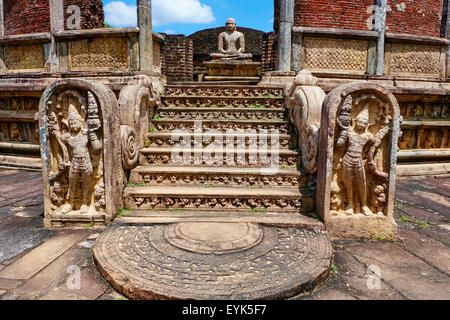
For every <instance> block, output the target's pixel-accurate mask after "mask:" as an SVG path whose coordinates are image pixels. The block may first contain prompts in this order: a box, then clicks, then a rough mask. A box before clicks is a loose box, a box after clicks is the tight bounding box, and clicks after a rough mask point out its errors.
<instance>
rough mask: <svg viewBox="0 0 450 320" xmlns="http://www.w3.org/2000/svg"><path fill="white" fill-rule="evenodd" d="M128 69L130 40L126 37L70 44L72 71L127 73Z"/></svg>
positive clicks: (76, 41)
mask: <svg viewBox="0 0 450 320" xmlns="http://www.w3.org/2000/svg"><path fill="white" fill-rule="evenodd" d="M128 67H129V66H128V40H127V38H125V37H112V38H95V39H77V40H72V41H70V42H69V68H70V71H94V70H95V71H117V70H122V71H126V70H128Z"/></svg>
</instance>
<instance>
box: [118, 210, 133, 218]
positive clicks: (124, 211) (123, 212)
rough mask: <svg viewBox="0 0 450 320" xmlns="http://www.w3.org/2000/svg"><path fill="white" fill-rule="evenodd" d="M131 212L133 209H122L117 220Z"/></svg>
mask: <svg viewBox="0 0 450 320" xmlns="http://www.w3.org/2000/svg"><path fill="white" fill-rule="evenodd" d="M129 211H131V209H129V208H123V209H121V210H120V211H119V213H118V214H117V218H120V217H122V216H123V215H124V214H125V213H127V212H129Z"/></svg>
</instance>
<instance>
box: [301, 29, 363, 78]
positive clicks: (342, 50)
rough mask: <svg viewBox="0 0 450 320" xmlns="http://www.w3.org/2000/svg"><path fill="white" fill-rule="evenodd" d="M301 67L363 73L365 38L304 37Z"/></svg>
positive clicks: (313, 69) (312, 69)
mask: <svg viewBox="0 0 450 320" xmlns="http://www.w3.org/2000/svg"><path fill="white" fill-rule="evenodd" d="M303 48H304V55H303V69H307V70H311V71H340V72H350V73H361V74H364V73H365V72H366V69H367V48H368V42H367V41H365V40H348V39H331V38H316V37H305V38H304V40H303Z"/></svg>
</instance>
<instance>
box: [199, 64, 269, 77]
mask: <svg viewBox="0 0 450 320" xmlns="http://www.w3.org/2000/svg"><path fill="white" fill-rule="evenodd" d="M204 64H205V66H206V67H208V69H209V74H208V76H206V77H205V80H206V81H230V80H235V81H237V80H239V81H243V80H247V81H255V80H256V81H257V80H259V79H260V77H259V76H258V72H257V69H258V67H260V66H261V63H259V62H253V61H251V60H212V61H208V62H205V63H204Z"/></svg>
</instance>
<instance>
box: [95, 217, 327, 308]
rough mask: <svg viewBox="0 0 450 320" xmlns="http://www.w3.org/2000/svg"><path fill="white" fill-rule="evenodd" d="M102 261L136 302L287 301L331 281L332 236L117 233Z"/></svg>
mask: <svg viewBox="0 0 450 320" xmlns="http://www.w3.org/2000/svg"><path fill="white" fill-rule="evenodd" d="M94 260H95V262H96V264H97V266H98V268H99V270H100V271H101V273H102V275H103V276H104V277H105V279H106V280H108V281H109V282H110V283H111V284H112V285H113V287H114V288H115V289H116V290H118V291H119V292H121V293H122V294H124V295H126V296H127V297H128V298H130V299H202V300H217V299H245V300H247V299H251V300H253V299H284V298H289V297H292V296H295V295H297V294H299V293H301V292H303V290H311V289H312V288H313V287H314V286H316V285H318V284H319V283H320V282H322V281H323V280H324V279H325V278H326V276H327V275H328V272H329V268H330V263H331V244H330V241H329V238H328V235H327V233H326V232H325V231H315V230H308V229H299V228H276V227H268V226H260V225H257V224H246V223H236V224H233V223H225V224H218V223H180V224H168V225H120V224H114V225H112V226H111V227H109V228H108V229H107V230H106V231H105V232H104V233H103V234H102V235H101V236H100V237H99V238H98V239H97V242H96V244H95V248H94Z"/></svg>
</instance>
